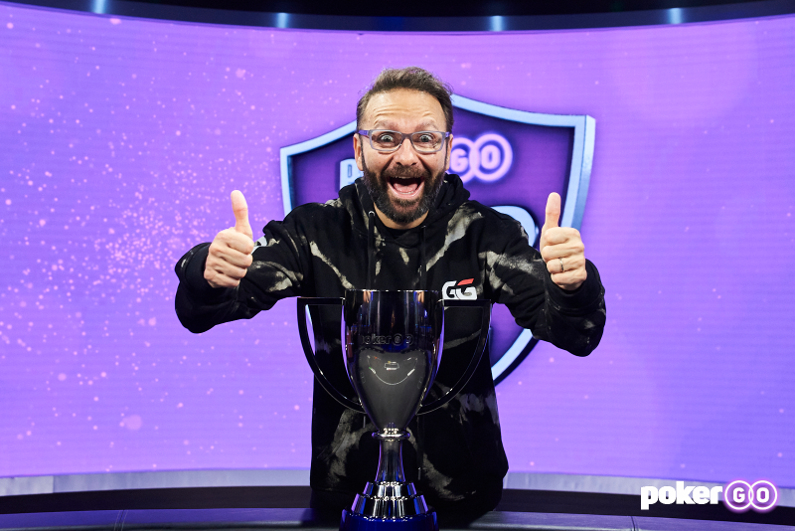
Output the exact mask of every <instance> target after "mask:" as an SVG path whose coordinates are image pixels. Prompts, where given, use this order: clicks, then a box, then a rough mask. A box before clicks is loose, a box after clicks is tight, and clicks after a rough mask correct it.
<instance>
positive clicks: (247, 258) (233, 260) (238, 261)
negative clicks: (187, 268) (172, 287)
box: [204, 190, 254, 288]
mask: <svg viewBox="0 0 795 531" xmlns="http://www.w3.org/2000/svg"><path fill="white" fill-rule="evenodd" d="M232 210H233V211H234V213H235V226H234V227H232V228H231V229H226V230H222V231H221V232H219V233H218V234H216V235H215V238H214V239H213V242H212V243H211V244H210V251H209V254H208V255H207V263H206V265H205V266H204V278H205V280H207V282H208V283H209V284H210V286H212V287H214V288H234V287H235V286H237V285H238V284H240V279H242V278H243V277H244V276H246V271H248V268H249V266H250V265H251V263H252V261H253V258H252V257H251V252H252V251H253V250H254V236H253V235H252V232H251V225H250V224H249V222H248V205H247V204H246V198H245V197H243V193H242V192H240V191H239V190H235V191H234V192H232Z"/></svg>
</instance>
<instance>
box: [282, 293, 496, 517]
mask: <svg viewBox="0 0 795 531" xmlns="http://www.w3.org/2000/svg"><path fill="white" fill-rule="evenodd" d="M312 305H320V306H335V305H336V306H338V307H340V309H341V312H342V315H341V317H342V319H341V328H342V330H341V333H342V336H341V337H342V338H343V340H342V344H343V346H344V348H343V361H344V364H345V368H346V371H347V374H348V378H349V379H350V382H351V384H352V386H353V389H354V390H355V392H356V395H357V396H356V397H353V398H351V397H347V396H345V395H343V394H342V393H341V392H340V391H339V390H337V389H336V388H335V387H334V386H333V385H332V384H331V383H330V382H329V380H328V378H327V377H326V375H325V374H324V373H323V371H322V370H321V368H320V366H319V365H318V363H317V360H316V359H315V356H314V353H313V349H312V345H311V342H310V340H309V334H308V329H307V308H308V307H309V306H312ZM454 306H467V307H477V308H480V309H481V312H482V317H481V323H480V324H481V330H480V337H479V338H478V345H477V347H476V349H475V352H474V353H473V356H472V359H471V360H470V362H469V364H468V366H467V369H466V371H465V372H464V374H463V376H462V377H461V378H460V379H459V381H458V382H457V383H456V384H455V385H453V386H452V387H451V388H450V389H449V390H448V391H447V392H446V393H445V394H444V395H443V396H441V397H440V398H438V399H436V400H434V401H432V402H429V403H423V401H424V399H425V398H426V397H427V395H428V390H429V389H430V387H431V384H432V383H433V381H434V378H435V377H436V374H437V371H438V369H439V364H440V362H441V358H442V350H443V344H444V315H445V310H446V309H448V308H451V307H454ZM490 310H491V301H489V300H479V299H475V300H445V299H442V297H441V294H440V292H438V291H430V290H416V291H412V290H388V291H384V290H347V291H346V293H345V297H344V298H321V297H314V298H313V297H300V298H299V299H298V326H299V332H300V335H301V343H302V346H303V348H304V353H305V354H306V357H307V361H308V362H309V365H310V367H312V370H313V372H314V373H315V377H316V378H317V380H318V383H320V385H321V386H322V387H323V388H324V389H325V390H326V391H327V392H328V393H329V394H330V395H331V396H332V397H333V398H334V399H336V400H337V401H338V402H339V403H341V404H342V405H343V406H346V407H348V408H350V409H353V410H355V411H359V412H363V413H366V414H367V416H368V417H369V418H370V420H371V421H372V422H373V424H374V425H375V426H376V428H377V430H376V431H375V432H374V433H373V437H375V438H376V439H378V440H379V442H380V456H379V463H378V471H377V472H376V477H375V479H374V481H372V482H368V483H367V485H366V486H365V488H364V490H363V491H362V492H361V493H360V494H358V495H357V496H356V498H355V499H354V502H353V504H352V506H351V508H350V509H349V510H345V511H343V513H342V522H341V524H340V529H341V530H343V531H361V530H365V529H366V530H368V531H369V530H371V529H373V528H379V529H381V530H383V529H384V528H385V527H389V528H390V529H395V530H397V528H400V531H404V530H405V531H409V530H411V531H415V530H416V531H420V530H422V531H435V530H437V529H438V526H437V523H436V513H435V512H433V511H432V510H431V509H429V508H428V504H427V503H426V502H425V498H424V497H423V496H422V495H421V494H419V493H418V492H417V489H416V488H415V487H414V485H413V483H411V482H407V481H406V477H405V474H404V471H403V461H402V456H401V445H402V442H403V440H404V439H407V438H409V436H410V434H409V432H408V431H407V429H406V428H407V426H408V424H409V422H410V421H411V419H413V418H414V416H415V415H417V414H420V415H422V414H425V413H430V412H431V411H435V410H436V409H438V408H440V407H442V406H443V405H445V404H446V403H447V402H449V401H450V400H452V399H453V398H454V397H455V396H456V395H457V394H458V393H459V392H460V391H461V389H463V387H464V386H465V385H466V384H467V382H468V381H469V379H470V378H471V376H472V374H473V373H474V371H475V368H476V367H477V365H478V363H479V362H480V358H481V356H482V354H483V350H484V348H485V345H486V339H487V336H488V328H489V324H490V321H491V311H490ZM310 313H311V312H310ZM315 333H316V336H317V330H315ZM317 340H318V339H316V341H317ZM320 341H322V342H324V343H328V340H327V339H325V338H320Z"/></svg>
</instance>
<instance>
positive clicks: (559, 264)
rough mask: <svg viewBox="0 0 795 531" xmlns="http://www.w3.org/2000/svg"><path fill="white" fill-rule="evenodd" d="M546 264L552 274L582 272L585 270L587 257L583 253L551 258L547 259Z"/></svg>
mask: <svg viewBox="0 0 795 531" xmlns="http://www.w3.org/2000/svg"><path fill="white" fill-rule="evenodd" d="M546 264H547V271H549V273H550V274H551V275H558V274H561V273H574V272H579V273H580V274H582V273H583V272H584V271H585V257H584V256H582V255H575V256H568V257H559V258H550V259H548V260H546Z"/></svg>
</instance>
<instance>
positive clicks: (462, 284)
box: [442, 278, 478, 299]
mask: <svg viewBox="0 0 795 531" xmlns="http://www.w3.org/2000/svg"><path fill="white" fill-rule="evenodd" d="M473 282H475V279H474V278H467V279H464V280H460V281H458V282H456V281H455V280H451V281H450V282H445V283H444V285H443V286H442V297H444V298H445V299H477V298H478V292H477V290H476V289H475V287H474V286H473V285H472V283H473Z"/></svg>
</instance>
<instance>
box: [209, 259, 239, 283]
mask: <svg viewBox="0 0 795 531" xmlns="http://www.w3.org/2000/svg"><path fill="white" fill-rule="evenodd" d="M212 269H213V271H215V273H216V274H217V275H219V276H222V277H226V278H229V279H232V280H235V281H238V280H240V279H241V278H243V277H245V276H246V272H247V271H248V268H247V267H240V266H237V265H234V264H230V263H229V262H226V261H224V260H219V261H217V262H215V263H214V264H213V266H212Z"/></svg>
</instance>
